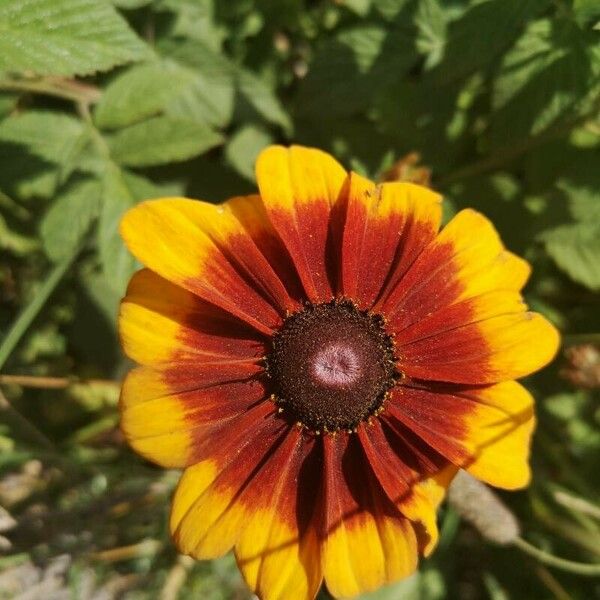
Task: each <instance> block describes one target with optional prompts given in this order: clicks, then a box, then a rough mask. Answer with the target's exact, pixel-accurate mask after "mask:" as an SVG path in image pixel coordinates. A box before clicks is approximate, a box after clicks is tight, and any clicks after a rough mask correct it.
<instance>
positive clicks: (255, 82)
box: [237, 69, 292, 133]
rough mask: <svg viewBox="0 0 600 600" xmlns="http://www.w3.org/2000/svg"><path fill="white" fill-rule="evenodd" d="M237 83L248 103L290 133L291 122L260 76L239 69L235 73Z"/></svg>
mask: <svg viewBox="0 0 600 600" xmlns="http://www.w3.org/2000/svg"><path fill="white" fill-rule="evenodd" d="M237 85H238V89H239V92H240V94H241V95H242V96H244V97H245V98H246V100H247V101H248V103H249V104H250V105H251V106H252V107H254V109H255V110H256V111H257V112H258V114H260V115H261V116H262V117H263V118H264V119H266V120H267V121H269V122H271V123H275V124H276V125H281V127H283V129H284V130H285V131H286V132H287V133H290V131H291V127H292V122H291V120H290V118H289V116H288V114H287V113H286V112H285V110H284V109H283V107H282V105H281V103H280V102H279V99H278V98H277V96H276V95H275V93H274V92H273V91H272V90H271V89H270V88H269V87H268V86H267V85H266V83H265V82H264V81H263V80H262V79H261V78H260V77H257V76H256V75H254V73H251V72H250V71H248V70H245V69H240V70H238V73H237Z"/></svg>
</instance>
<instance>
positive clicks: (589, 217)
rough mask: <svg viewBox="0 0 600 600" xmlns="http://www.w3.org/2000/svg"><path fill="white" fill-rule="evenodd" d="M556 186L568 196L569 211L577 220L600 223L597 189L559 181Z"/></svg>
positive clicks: (599, 194)
mask: <svg viewBox="0 0 600 600" xmlns="http://www.w3.org/2000/svg"><path fill="white" fill-rule="evenodd" d="M598 175H600V172H599V173H598ZM556 186H557V187H558V188H559V189H561V190H562V191H563V192H564V193H565V194H566V195H567V199H568V203H569V211H570V213H571V216H572V217H573V218H574V219H575V220H577V221H581V222H588V223H600V193H599V192H598V188H597V187H587V186H583V185H576V184H574V183H572V182H569V181H565V180H561V181H559V182H558V183H557V184H556Z"/></svg>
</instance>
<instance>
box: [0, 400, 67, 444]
mask: <svg viewBox="0 0 600 600" xmlns="http://www.w3.org/2000/svg"><path fill="white" fill-rule="evenodd" d="M0 411H4V412H7V413H9V414H10V415H11V417H12V418H13V420H14V421H16V422H17V423H18V424H19V429H20V431H21V433H24V434H25V435H26V436H28V437H29V439H30V440H31V441H33V442H34V443H36V444H38V445H39V446H42V447H43V448H46V449H47V450H50V451H51V452H54V450H55V448H54V444H53V443H52V442H51V441H50V439H49V438H47V437H46V436H45V435H44V434H43V433H42V432H41V431H40V430H39V429H38V428H37V427H36V426H35V425H34V424H33V423H31V422H30V421H29V420H27V419H26V418H25V417H24V416H23V415H22V414H21V413H20V412H19V411H18V410H16V409H15V408H14V407H13V405H12V404H11V403H10V402H9V401H8V399H7V398H6V396H5V395H4V394H3V393H2V392H1V391H0Z"/></svg>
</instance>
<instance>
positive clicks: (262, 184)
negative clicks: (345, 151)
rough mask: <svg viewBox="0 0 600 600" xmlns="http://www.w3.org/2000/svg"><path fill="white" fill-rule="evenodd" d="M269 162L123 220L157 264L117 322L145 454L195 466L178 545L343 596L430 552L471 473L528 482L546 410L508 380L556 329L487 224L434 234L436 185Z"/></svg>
mask: <svg viewBox="0 0 600 600" xmlns="http://www.w3.org/2000/svg"><path fill="white" fill-rule="evenodd" d="M256 170H257V180H258V187H259V195H253V196H247V197H238V198H233V199H231V200H229V201H227V202H225V203H223V204H222V205H212V204H208V203H206V202H201V201H195V200H189V199H185V198H164V199H160V200H155V201H150V202H143V203H141V204H139V205H137V206H136V207H134V208H132V209H131V210H130V211H129V212H128V213H127V214H126V215H125V217H124V218H123V221H122V225H121V231H122V235H123V238H124V240H125V243H126V244H127V246H128V247H129V249H130V250H131V252H132V253H133V254H134V255H135V256H136V257H137V258H138V259H139V260H140V261H141V262H142V263H143V264H144V265H145V267H146V268H145V269H143V270H142V271H140V272H138V273H137V274H136V275H135V276H134V277H133V278H132V280H131V283H130V285H129V288H128V291H127V295H126V296H125V298H124V299H123V301H122V304H121V311H120V316H119V324H120V335H121V340H122V345H123V348H124V351H125V353H126V354H127V355H128V356H129V357H130V358H131V359H133V360H134V361H135V362H136V363H138V365H139V366H138V367H136V368H135V369H133V370H132V371H131V372H130V373H129V375H128V376H127V378H126V380H125V382H124V384H123V389H122V394H121V402H120V408H121V427H122V430H123V432H124V435H125V437H126V439H127V440H128V442H129V443H130V444H131V446H132V447H133V448H134V450H136V451H137V452H138V453H140V454H141V455H142V456H143V457H145V458H146V459H148V460H150V461H153V462H155V463H157V464H159V465H162V466H165V467H169V468H182V469H185V470H184V472H183V475H182V477H181V480H180V482H179V485H178V487H177V490H176V493H175V496H174V499H173V505H172V511H171V520H170V529H171V534H172V537H173V540H174V542H175V544H176V546H177V548H178V549H179V551H181V552H182V553H184V554H188V555H190V556H193V557H195V558H197V559H210V558H214V557H217V556H221V555H223V554H225V553H226V552H228V551H230V550H233V552H234V553H235V557H236V559H237V562H238V565H239V568H240V570H241V572H242V574H243V576H244V578H245V580H246V582H247V584H248V586H249V587H250V588H251V589H252V590H253V591H254V592H255V593H256V594H257V595H258V597H259V598H261V599H262V600H284V599H285V600H312V599H313V598H314V597H315V596H316V594H317V593H318V590H319V588H320V586H321V585H326V586H327V588H328V589H329V591H330V593H331V594H333V595H334V596H335V597H344V598H345V597H351V596H355V595H357V594H360V593H363V592H367V591H370V590H374V589H376V588H378V587H379V586H381V585H385V584H387V583H390V582H393V581H396V580H399V579H401V578H403V577H406V576H408V575H409V574H410V573H412V572H413V571H414V570H415V569H416V568H417V565H418V560H419V556H420V555H424V556H427V555H429V554H430V553H431V552H432V551H433V550H434V548H435V545H436V542H437V538H438V530H437V524H436V510H437V507H438V506H439V504H440V502H441V501H442V500H443V498H444V496H445V493H446V489H447V487H448V485H449V484H450V482H451V480H452V479H453V477H454V476H455V475H456V474H457V473H458V472H459V471H460V470H461V469H463V470H465V471H467V472H468V473H470V474H471V475H472V476H473V477H475V478H477V479H479V480H481V481H483V482H485V483H487V484H490V485H493V486H497V487H501V488H504V489H518V488H521V487H523V486H526V485H527V483H528V482H529V479H530V477H531V473H530V469H529V464H528V459H529V447H530V440H531V435H532V432H533V429H534V426H535V414H534V403H533V398H532V397H531V395H530V394H529V392H528V391H527V390H526V389H525V388H524V387H523V386H522V385H521V384H519V383H517V382H516V381H515V379H517V378H519V377H523V376H525V375H529V374H530V373H533V372H534V371H536V370H538V369H540V368H542V367H543V366H545V365H546V364H547V363H549V362H550V361H551V360H552V358H553V356H554V355H555V353H556V351H557V348H558V344H559V336H558V333H557V331H556V329H555V328H554V327H553V326H552V325H551V324H550V323H549V322H548V321H547V320H546V319H544V317H542V316H541V315H539V314H536V313H532V312H530V311H529V310H528V308H527V306H526V304H525V302H524V300H523V297H522V295H521V290H522V288H523V286H524V285H525V283H526V281H527V279H528V277H529V274H530V269H529V265H528V264H527V263H526V262H525V261H524V260H522V259H521V258H519V257H517V256H515V255H514V254H512V253H510V252H509V251H508V250H507V249H506V248H505V247H504V246H503V244H502V242H501V240H500V238H499V236H498V233H497V232H496V230H495V229H494V227H493V225H492V224H491V223H490V222H489V221H488V220H487V219H486V218H485V217H484V216H483V215H481V214H479V213H477V212H475V211H472V210H464V211H462V212H459V213H458V214H457V215H456V216H455V217H454V218H453V219H452V220H451V221H450V222H449V223H448V224H447V225H446V226H445V227H444V228H443V229H442V230H441V231H440V222H441V197H440V196H439V195H438V194H437V193H435V192H434V191H432V190H430V189H428V188H425V187H421V186H418V185H415V184H412V183H399V182H393V183H383V184H375V183H373V182H371V181H369V180H367V179H365V178H364V177H361V176H359V175H357V174H355V173H347V172H346V171H345V170H344V169H343V168H342V167H341V166H340V165H339V163H338V162H337V161H336V160H335V159H334V158H332V157H331V156H329V155H328V154H326V153H324V152H322V151H320V150H316V149H312V148H303V147H299V146H292V147H291V148H284V147H281V146H273V147H270V148H267V149H266V150H264V151H263V152H262V153H261V154H260V156H259V157H258V160H257V167H256Z"/></svg>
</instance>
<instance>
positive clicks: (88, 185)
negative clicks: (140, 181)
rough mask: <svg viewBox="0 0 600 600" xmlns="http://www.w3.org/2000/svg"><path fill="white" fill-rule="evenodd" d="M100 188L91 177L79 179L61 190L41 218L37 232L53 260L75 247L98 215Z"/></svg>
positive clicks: (57, 259) (59, 258)
mask: <svg viewBox="0 0 600 600" xmlns="http://www.w3.org/2000/svg"><path fill="white" fill-rule="evenodd" d="M100 193H101V187H100V184H99V183H98V182H97V181H95V180H88V181H83V182H79V183H77V184H75V185H73V186H70V187H69V188H68V189H67V190H65V191H64V192H63V193H61V194H60V195H59V196H58V197H57V198H56V200H55V201H54V203H53V204H52V206H51V207H50V209H49V210H48V212H47V213H46V214H45V216H44V218H43V219H42V223H41V228H40V233H41V237H42V243H43V245H44V249H45V251H46V254H47V255H48V257H49V258H50V259H52V260H53V261H55V262H57V261H60V260H62V259H64V258H66V257H67V256H69V255H70V254H72V253H73V251H74V250H75V249H76V248H77V246H78V245H79V244H80V243H81V241H82V240H83V238H84V236H85V234H86V233H87V231H88V229H89V228H90V225H91V224H92V221H93V220H94V219H95V218H96V216H97V214H98V207H99V201H100Z"/></svg>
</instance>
